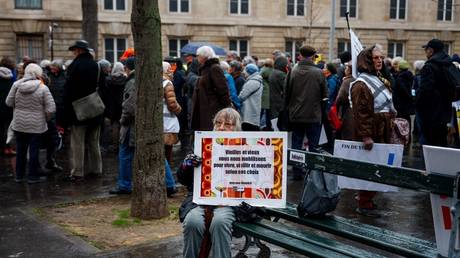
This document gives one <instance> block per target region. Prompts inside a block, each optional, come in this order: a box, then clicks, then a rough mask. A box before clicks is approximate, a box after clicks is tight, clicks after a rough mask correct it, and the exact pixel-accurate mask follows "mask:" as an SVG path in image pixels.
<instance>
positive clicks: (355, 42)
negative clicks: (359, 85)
mask: <svg viewBox="0 0 460 258" xmlns="http://www.w3.org/2000/svg"><path fill="white" fill-rule="evenodd" d="M350 41H351V65H352V75H353V78H358V67H357V66H356V64H357V62H358V54H359V53H360V52H361V51H362V50H363V45H362V44H361V42H360V41H359V39H358V37H357V36H356V34H355V33H354V32H353V30H352V29H350Z"/></svg>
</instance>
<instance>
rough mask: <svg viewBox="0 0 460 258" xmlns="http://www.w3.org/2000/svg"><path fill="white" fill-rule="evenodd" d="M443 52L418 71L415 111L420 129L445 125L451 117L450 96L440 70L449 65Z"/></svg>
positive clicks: (435, 55) (448, 58)
mask: <svg viewBox="0 0 460 258" xmlns="http://www.w3.org/2000/svg"><path fill="white" fill-rule="evenodd" d="M451 64H452V60H451V58H450V57H449V56H448V55H447V54H446V53H444V52H438V53H435V54H434V55H433V56H432V57H431V58H430V59H429V60H428V61H426V63H425V65H424V66H423V68H422V70H421V71H420V85H419V88H418V90H417V94H416V99H415V100H416V111H417V113H418V115H419V118H420V120H419V123H420V126H421V127H422V129H423V128H424V127H425V128H428V127H431V126H436V125H443V124H447V123H448V122H449V121H450V119H451V116H452V103H451V96H449V89H447V87H446V85H448V84H447V80H446V78H445V76H444V72H443V71H442V69H443V68H444V67H445V66H448V65H451Z"/></svg>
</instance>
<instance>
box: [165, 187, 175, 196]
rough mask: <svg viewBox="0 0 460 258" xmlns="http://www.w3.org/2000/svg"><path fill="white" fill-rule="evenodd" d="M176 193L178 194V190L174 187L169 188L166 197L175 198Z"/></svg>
mask: <svg viewBox="0 0 460 258" xmlns="http://www.w3.org/2000/svg"><path fill="white" fill-rule="evenodd" d="M175 193H177V190H176V188H174V187H167V188H166V196H168V197H173V195H174V194H175Z"/></svg>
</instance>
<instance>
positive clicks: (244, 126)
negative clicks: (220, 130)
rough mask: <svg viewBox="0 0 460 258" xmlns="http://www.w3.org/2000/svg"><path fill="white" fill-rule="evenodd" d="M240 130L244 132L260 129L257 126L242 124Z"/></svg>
mask: <svg viewBox="0 0 460 258" xmlns="http://www.w3.org/2000/svg"><path fill="white" fill-rule="evenodd" d="M241 129H242V130H243V131H245V132H251V131H260V127H258V126H257V125H253V124H249V123H242V124H241Z"/></svg>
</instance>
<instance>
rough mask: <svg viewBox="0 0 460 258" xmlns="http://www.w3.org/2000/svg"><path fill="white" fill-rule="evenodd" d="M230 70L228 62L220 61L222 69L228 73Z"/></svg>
mask: <svg viewBox="0 0 460 258" xmlns="http://www.w3.org/2000/svg"><path fill="white" fill-rule="evenodd" d="M229 68H230V65H229V64H228V63H227V62H225V61H220V69H222V70H224V71H228V69H229Z"/></svg>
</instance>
